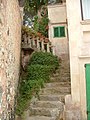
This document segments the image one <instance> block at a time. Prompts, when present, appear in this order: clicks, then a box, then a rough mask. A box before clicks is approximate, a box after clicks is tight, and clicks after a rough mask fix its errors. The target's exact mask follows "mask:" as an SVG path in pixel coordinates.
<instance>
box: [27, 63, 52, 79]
mask: <svg viewBox="0 0 90 120" xmlns="http://www.w3.org/2000/svg"><path fill="white" fill-rule="evenodd" d="M53 71H54V66H51V65H50V66H47V65H39V64H34V65H32V64H31V65H30V66H28V69H27V72H28V75H27V79H28V80H38V79H43V80H45V81H47V80H49V75H50V74H51V73H52V72H53Z"/></svg>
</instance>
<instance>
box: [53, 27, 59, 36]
mask: <svg viewBox="0 0 90 120" xmlns="http://www.w3.org/2000/svg"><path fill="white" fill-rule="evenodd" d="M54 37H59V33H58V27H54Z"/></svg>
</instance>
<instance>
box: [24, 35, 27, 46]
mask: <svg viewBox="0 0 90 120" xmlns="http://www.w3.org/2000/svg"><path fill="white" fill-rule="evenodd" d="M24 43H25V45H27V37H26V34H25V35H24Z"/></svg>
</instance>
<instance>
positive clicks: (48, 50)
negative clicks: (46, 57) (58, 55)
mask: <svg viewBox="0 0 90 120" xmlns="http://www.w3.org/2000/svg"><path fill="white" fill-rule="evenodd" d="M47 52H50V48H49V42H48V43H47Z"/></svg>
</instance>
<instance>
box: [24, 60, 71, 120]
mask: <svg viewBox="0 0 90 120" xmlns="http://www.w3.org/2000/svg"><path fill="white" fill-rule="evenodd" d="M70 91H71V88H70V73H69V61H64V60H63V61H62V62H61V65H60V67H59V69H58V70H57V71H56V73H54V74H53V76H52V77H51V80H50V82H49V83H46V84H45V86H44V88H43V89H41V90H40V93H39V99H35V98H34V99H33V100H32V102H31V104H30V107H29V109H28V110H27V111H26V113H25V120H63V111H64V103H65V95H67V94H70Z"/></svg>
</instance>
